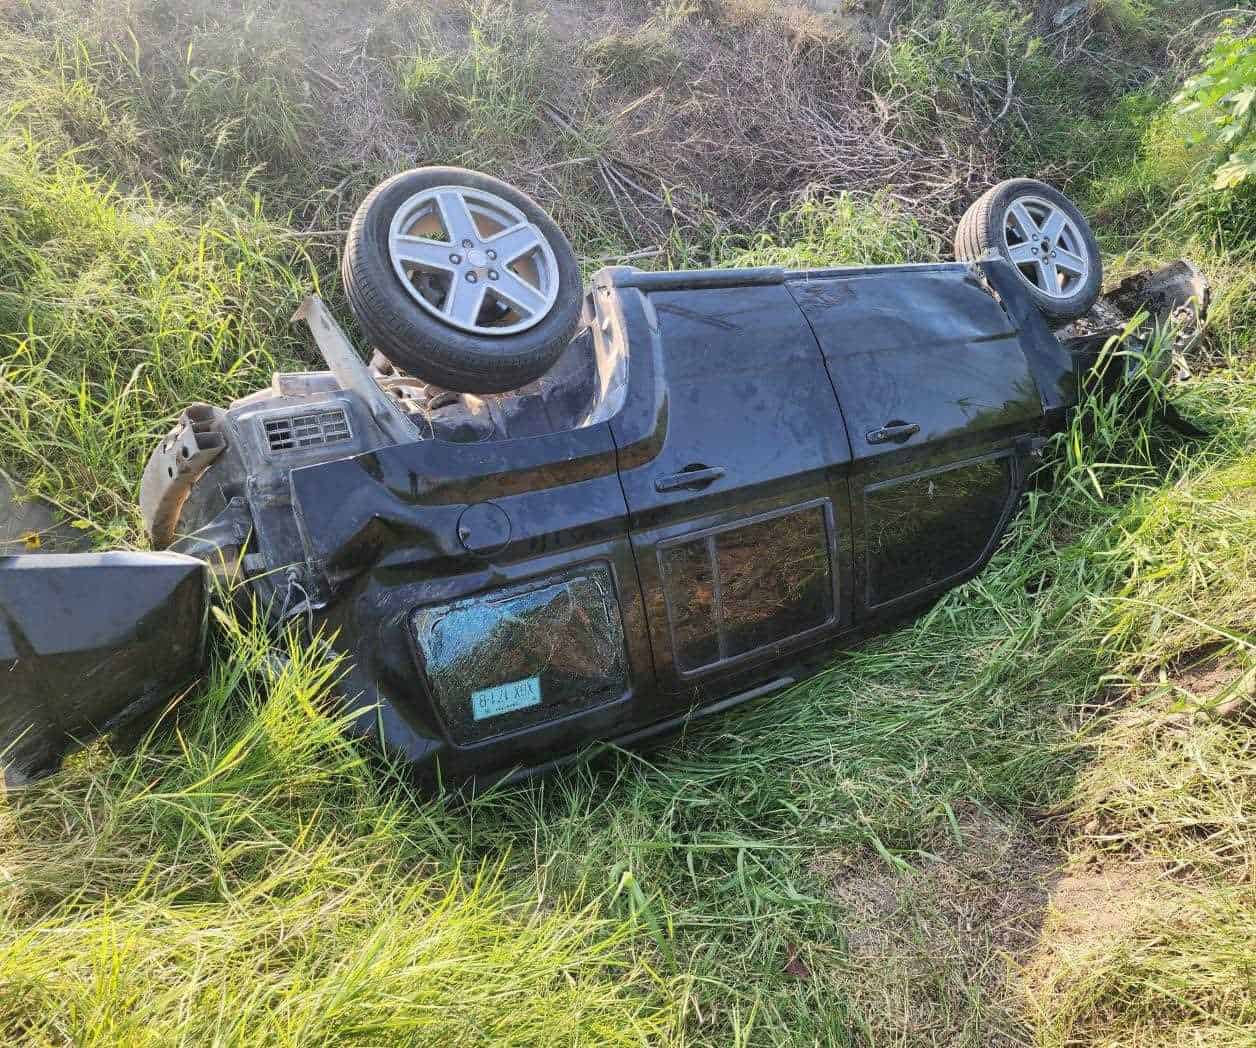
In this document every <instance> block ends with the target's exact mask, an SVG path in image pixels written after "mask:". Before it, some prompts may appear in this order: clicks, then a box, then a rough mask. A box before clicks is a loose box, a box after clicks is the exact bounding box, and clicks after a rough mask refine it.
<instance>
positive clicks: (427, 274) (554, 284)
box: [388, 186, 559, 335]
mask: <svg viewBox="0 0 1256 1048" xmlns="http://www.w3.org/2000/svg"><path fill="white" fill-rule="evenodd" d="M388 256H389V260H390V261H391V262H392V267H393V271H394V272H395V273H396V274H397V276H398V278H399V279H400V280H401V283H402V286H403V287H404V288H405V289H406V292H407V293H408V294H409V295H410V297H411V298H413V299H414V300H415V301H416V302H417V303H418V304H419V305H420V306H422V307H423V309H424V310H426V311H427V312H428V313H430V314H431V315H432V316H434V317H436V318H437V319H438V320H441V321H443V322H444V323H446V324H449V325H450V326H451V327H454V328H457V329H459V330H460V331H466V332H469V333H470V334H473V335H513V334H517V333H519V332H521V331H527V330H528V329H529V328H531V327H534V326H535V325H537V324H539V323H540V322H541V321H542V320H544V319H545V317H547V316H548V315H549V313H550V311H551V310H552V309H553V308H554V303H555V301H556V300H557V298H558V283H559V273H558V260H557V258H556V257H555V255H554V249H553V248H552V246H551V245H550V243H549V241H548V240H547V239H546V237H545V234H544V233H542V232H541V230H540V229H539V228H538V227H537V226H536V225H535V223H533V222H530V221H529V220H528V218H527V216H526V215H524V213H523V212H522V211H521V210H519V208H518V207H516V206H515V205H514V204H512V203H510V202H509V201H507V200H504V199H502V198H501V197H499V196H498V195H497V194H495V193H490V192H487V191H485V190H481V189H473V188H471V187H469V186H434V187H432V188H431V189H424V190H421V191H420V192H418V193H415V194H414V195H413V196H411V197H408V198H407V199H406V200H405V201H404V202H403V203H402V204H401V206H400V207H399V208H398V209H397V211H396V213H395V214H394V215H393V220H392V223H391V225H390V227H389V230H388Z"/></svg>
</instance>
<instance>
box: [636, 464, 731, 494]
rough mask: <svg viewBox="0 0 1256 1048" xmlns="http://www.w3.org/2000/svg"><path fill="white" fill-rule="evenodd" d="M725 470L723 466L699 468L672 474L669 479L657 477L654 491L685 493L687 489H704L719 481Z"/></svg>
mask: <svg viewBox="0 0 1256 1048" xmlns="http://www.w3.org/2000/svg"><path fill="white" fill-rule="evenodd" d="M725 472H726V470H725V469H724V467H723V466H700V467H698V468H697V469H685V470H681V471H680V472H679V473H673V474H672V475H671V476H670V477H657V478H655V481H654V490H655V491H659V492H663V491H685V490H687V489H689V488H705V487H706V486H707V485H708V484H710V483H712V482H713V481H716V480H719V479H720V477H722V476H723V475H724V473H725Z"/></svg>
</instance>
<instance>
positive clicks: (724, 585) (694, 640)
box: [659, 500, 837, 673]
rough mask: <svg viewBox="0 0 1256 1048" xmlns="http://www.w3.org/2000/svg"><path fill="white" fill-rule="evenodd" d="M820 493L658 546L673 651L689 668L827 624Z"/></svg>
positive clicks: (827, 549)
mask: <svg viewBox="0 0 1256 1048" xmlns="http://www.w3.org/2000/svg"><path fill="white" fill-rule="evenodd" d="M833 530H834V529H833V524H832V508H831V505H830V504H829V502H828V501H827V500H824V501H822V502H818V503H812V504H810V505H808V506H805V507H798V508H794V509H789V510H784V511H781V512H778V513H773V514H771V515H770V516H765V517H756V518H753V519H751V520H748V521H745V522H742V523H738V524H732V525H727V526H724V527H721V528H718V529H715V530H712V531H707V532H704V533H703V534H701V535H698V536H694V537H691V538H686V539H684V540H683V541H679V542H674V543H669V544H667V545H664V546H662V547H661V548H660V549H659V559H660V566H661V569H662V577H663V587H664V593H665V596H666V600H667V609H668V619H669V623H670V625H671V634H672V644H673V651H674V653H675V658H676V662H677V665H678V667H679V668H680V670H681V672H682V673H684V672H690V673H692V672H696V671H699V670H702V669H707V668H710V667H713V666H715V665H718V664H719V663H722V662H726V661H729V660H732V659H736V658H739V657H740V656H743V655H748V654H750V653H751V652H754V651H757V650H759V649H761V648H764V647H767V646H769V645H773V644H777V643H780V642H782V641H785V640H788V639H790V638H795V637H799V636H802V635H805V634H808V633H810V632H811V631H812V630H815V629H819V628H821V627H823V626H827V625H828V624H830V623H831V622H832V621H833V619H834V616H835V614H836V610H837V608H836V600H835V599H834V590H833V556H832V550H833V545H834V538H833Z"/></svg>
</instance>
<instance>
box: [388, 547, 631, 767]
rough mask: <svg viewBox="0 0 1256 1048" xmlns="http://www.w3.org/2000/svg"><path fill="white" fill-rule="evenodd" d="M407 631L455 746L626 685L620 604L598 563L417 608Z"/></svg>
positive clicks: (600, 699) (605, 698)
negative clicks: (410, 634)
mask: <svg viewBox="0 0 1256 1048" xmlns="http://www.w3.org/2000/svg"><path fill="white" fill-rule="evenodd" d="M410 628H411V632H412V635H413V637H414V641H415V645H416V647H417V649H418V652H419V658H420V661H421V663H422V667H423V671H424V674H425V676H426V677H427V682H428V685H429V688H430V690H431V693H432V697H433V698H434V700H435V702H436V705H437V707H438V708H439V710H440V713H441V716H442V718H443V719H444V721H445V724H446V727H447V730H448V731H449V736H450V738H451V739H452V740H453V741H454V742H456V743H474V742H479V741H482V740H484V739H488V738H492V737H493V736H496V735H501V734H503V733H504V732H509V731H516V730H518V729H520V728H527V727H531V726H533V725H536V724H539V723H541V722H543V721H547V720H552V719H553V718H555V717H561V716H564V715H566V714H569V713H575V712H579V711H581V710H586V709H591V708H593V707H595V706H600V705H602V704H603V703H606V702H611V701H613V700H615V699H618V698H621V697H622V696H623V695H624V694H625V692H626V690H627V687H628V683H627V670H626V656H625V649H624V628H623V622H622V619H621V618H620V613H619V601H618V599H617V598H616V595H615V588H614V583H613V581H612V579H611V572H610V570H609V568H607V567H605V566H603V565H589V566H585V567H583V568H580V569H578V570H576V571H574V572H569V573H564V574H561V575H552V576H549V577H546V578H542V579H535V580H532V581H529V582H527V583H524V584H522V585H518V586H512V587H509V588H507V589H501V590H493V591H490V592H488V593H484V594H480V595H477V596H474V597H468V598H465V599H463V600H459V601H455V602H453V603H452V604H442V605H438V606H435V607H426V608H419V609H417V610H416V611H415V612H414V613H413V614H412V615H411V617H410Z"/></svg>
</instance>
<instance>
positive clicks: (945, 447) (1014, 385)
mask: <svg viewBox="0 0 1256 1048" xmlns="http://www.w3.org/2000/svg"><path fill="white" fill-rule="evenodd" d="M788 286H789V289H790V290H791V292H792V293H793V295H794V297H795V299H796V300H797V302H798V304H799V306H800V307H801V309H802V312H803V313H804V315H805V316H806V317H807V320H808V321H809V322H810V324H811V327H812V330H813V331H814V332H815V335H816V339H817V341H818V342H819V345H820V349H821V351H822V353H823V355H824V360H825V362H826V364H827V366H828V370H829V374H830V375H831V377H832V380H833V385H834V388H835V390H836V392H837V397H838V401H839V403H840V404H841V408H842V412H843V414H844V416H845V419H846V423H847V429H848V433H849V435H850V442H851V452H852V465H851V500H852V515H853V521H852V530H853V533H854V576H855V589H856V593H857V598H858V605H859V607H858V608H857V611H856V614H857V616H861V617H872V616H874V615H876V614H878V613H882V612H887V611H893V610H896V609H901V608H902V606H904V605H907V604H911V603H913V602H919V601H922V600H924V599H927V598H929V597H930V596H932V595H934V594H936V593H937V592H939V591H940V590H942V589H944V588H945V587H947V586H949V585H953V584H955V583H956V582H957V581H959V580H961V579H963V578H964V577H965V576H967V575H969V574H971V573H973V572H975V571H976V570H977V569H979V568H980V567H981V566H982V565H983V564H984V563H985V561H986V560H987V559H988V558H989V556H990V554H991V552H992V551H993V548H994V546H995V544H996V543H997V540H998V538H999V536H1000V535H1001V533H1002V531H1003V528H1004V526H1005V524H1006V522H1007V520H1008V518H1009V516H1010V514H1011V511H1012V509H1013V506H1014V504H1015V501H1016V499H1017V497H1018V495H1019V493H1020V490H1021V488H1022V486H1023V484H1022V481H1023V459H1024V455H1025V454H1026V453H1027V451H1028V450H1029V448H1030V446H1032V445H1031V442H1032V440H1033V436H1034V434H1036V433H1037V432H1038V431H1039V430H1040V428H1041V426H1042V423H1043V405H1042V402H1041V399H1040V396H1039V391H1038V387H1037V385H1036V384H1035V381H1034V378H1033V376H1032V374H1031V371H1030V366H1029V362H1028V360H1027V358H1026V354H1025V352H1024V351H1023V350H1022V343H1021V337H1020V332H1019V331H1018V326H1017V324H1016V323H1015V322H1014V321H1013V320H1012V319H1011V318H1010V317H1009V316H1008V314H1007V312H1005V311H1004V309H1003V308H1002V307H1001V306H1000V304H999V303H998V302H997V301H996V300H995V299H994V298H993V297H992V296H991V295H990V294H989V293H988V292H987V291H986V290H985V289H984V288H983V287H982V285H981V283H980V282H979V280H978V279H977V277H976V276H975V275H974V274H973V273H972V271H970V270H969V269H968V268H967V267H964V266H958V265H945V266H932V267H930V266H912V267H880V268H872V269H866V270H848V271H845V272H841V271H830V272H826V273H813V274H805V275H799V276H798V277H797V278H795V279H792V280H791V281H790V282H789V284H788Z"/></svg>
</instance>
